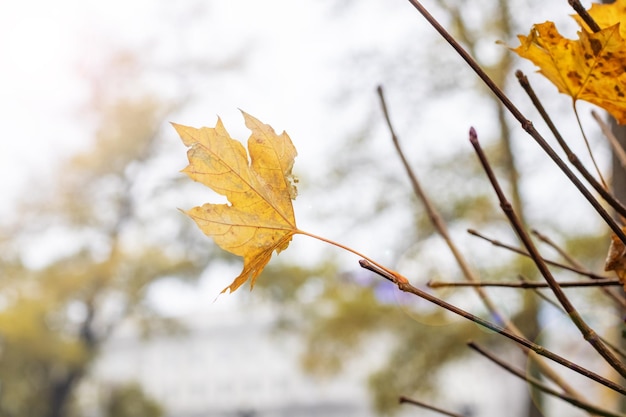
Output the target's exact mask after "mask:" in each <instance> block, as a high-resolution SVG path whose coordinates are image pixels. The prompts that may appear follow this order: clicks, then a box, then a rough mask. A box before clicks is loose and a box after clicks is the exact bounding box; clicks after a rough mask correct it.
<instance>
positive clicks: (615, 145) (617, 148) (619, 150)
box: [591, 110, 626, 169]
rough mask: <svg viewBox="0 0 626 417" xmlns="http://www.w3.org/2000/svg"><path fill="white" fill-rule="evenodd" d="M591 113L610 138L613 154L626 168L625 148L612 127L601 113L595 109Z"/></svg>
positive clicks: (605, 134)
mask: <svg viewBox="0 0 626 417" xmlns="http://www.w3.org/2000/svg"><path fill="white" fill-rule="evenodd" d="M591 115H592V116H593V118H594V119H595V121H596V122H597V123H598V126H600V130H602V133H603V134H604V136H606V138H607V139H608V140H609V144H610V145H611V148H612V149H613V154H614V155H615V156H616V157H617V160H618V161H619V163H620V165H621V166H622V168H625V169H626V151H624V148H623V147H622V145H621V144H620V143H619V141H618V140H617V138H616V137H615V135H614V134H613V131H612V130H611V128H610V127H609V126H608V125H607V124H606V123H605V122H604V120H602V118H601V117H600V115H599V114H598V113H597V112H596V111H595V110H592V111H591Z"/></svg>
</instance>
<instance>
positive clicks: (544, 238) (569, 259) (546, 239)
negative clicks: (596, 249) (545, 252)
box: [530, 229, 590, 272]
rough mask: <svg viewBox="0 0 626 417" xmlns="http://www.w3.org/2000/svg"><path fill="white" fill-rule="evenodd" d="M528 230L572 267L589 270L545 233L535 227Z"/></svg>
mask: <svg viewBox="0 0 626 417" xmlns="http://www.w3.org/2000/svg"><path fill="white" fill-rule="evenodd" d="M530 232H531V233H532V234H533V235H535V236H537V239H539V240H541V241H542V242H543V243H545V244H546V245H548V246H550V247H551V248H552V249H554V250H555V251H557V252H558V253H559V255H561V256H562V257H563V259H565V260H566V261H567V262H569V264H570V265H572V266H573V267H574V268H576V269H579V270H581V271H585V272H590V271H588V270H587V268H585V266H584V265H583V264H581V263H580V262H578V261H577V260H576V259H574V258H573V257H572V256H571V255H570V254H569V253H567V252H566V251H565V250H564V249H563V248H562V247H560V246H559V245H557V244H556V242H555V241H553V240H552V239H550V238H549V237H548V236H547V235H544V234H543V233H541V232H540V231H539V230H537V229H532V230H531V231H530Z"/></svg>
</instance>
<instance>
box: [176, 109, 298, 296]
mask: <svg viewBox="0 0 626 417" xmlns="http://www.w3.org/2000/svg"><path fill="white" fill-rule="evenodd" d="M242 113H243V117H244V119H245V123H246V126H247V127H248V129H250V130H251V131H252V134H251V135H250V138H249V139H248V150H249V152H250V161H248V155H247V153H246V150H245V149H244V147H243V146H242V144H241V143H240V142H239V141H236V140H234V139H232V138H231V137H230V135H229V134H228V132H227V131H226V129H225V128H224V125H223V124H222V121H221V120H219V119H218V121H217V124H216V125H215V128H208V127H203V128H200V129H196V128H193V127H187V126H182V125H178V124H174V123H173V126H174V128H175V129H176V131H177V132H178V134H179V135H180V137H181V139H182V140H183V143H184V144H185V145H186V146H189V147H190V149H189V150H188V151H187V157H188V159H189V165H188V166H187V167H186V168H185V169H184V170H183V172H185V173H186V174H187V175H189V176H190V177H191V178H192V179H193V180H195V181H198V182H201V183H202V184H204V185H206V186H208V187H210V188H211V189H213V190H214V191H215V192H217V193H219V194H221V195H224V196H226V198H227V199H228V201H229V202H230V204H211V203H208V204H204V205H203V206H202V207H194V208H192V209H191V210H189V211H186V214H187V215H189V216H190V217H191V218H192V219H194V220H195V222H196V223H197V225H198V226H199V227H200V229H201V230H202V231H203V232H204V233H205V234H206V235H207V236H209V237H212V238H213V239H214V240H215V242H216V243H217V244H218V245H219V246H220V247H221V248H222V249H225V250H227V251H229V252H231V253H233V254H235V255H238V256H242V257H243V260H244V264H243V270H242V271H241V274H239V276H238V277H237V278H235V280H234V281H233V283H232V284H230V285H229V286H228V287H226V288H225V289H224V290H223V291H222V292H224V291H226V290H229V291H230V292H233V291H235V290H236V289H237V288H239V287H240V286H241V285H242V284H244V283H245V282H246V281H247V280H248V279H250V285H251V287H252V286H254V282H255V280H256V278H257V277H258V276H259V274H260V273H261V271H262V270H263V268H264V267H265V265H267V263H268V262H269V260H270V258H271V256H272V253H273V252H274V251H276V252H277V253H278V252H280V251H282V250H283V249H286V248H287V246H288V245H289V242H290V241H291V238H292V237H293V235H294V234H295V233H298V229H297V228H296V220H295V216H294V212H293V206H292V204H291V200H292V199H294V198H295V197H296V187H295V185H294V178H293V176H292V173H291V169H292V167H293V163H294V159H295V157H296V154H297V153H296V148H295V147H294V146H293V144H292V143H291V139H289V136H288V135H287V134H286V133H285V132H283V133H282V134H280V135H277V134H276V133H275V132H274V130H273V129H272V128H271V127H270V126H268V125H266V124H263V123H261V122H260V121H259V120H257V119H255V118H254V117H252V116H250V115H249V114H246V113H245V112H242Z"/></svg>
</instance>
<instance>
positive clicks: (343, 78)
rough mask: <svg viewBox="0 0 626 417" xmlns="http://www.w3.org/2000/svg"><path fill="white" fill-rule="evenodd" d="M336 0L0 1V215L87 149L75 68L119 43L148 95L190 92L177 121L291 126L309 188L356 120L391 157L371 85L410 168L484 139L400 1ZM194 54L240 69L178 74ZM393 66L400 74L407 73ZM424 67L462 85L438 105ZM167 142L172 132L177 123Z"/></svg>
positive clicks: (471, 109) (96, 61)
mask: <svg viewBox="0 0 626 417" xmlns="http://www.w3.org/2000/svg"><path fill="white" fill-rule="evenodd" d="M336 3H340V2H334V1H331V0H327V1H312V0H311V1H304V0H301V1H297V2H296V1H293V0H264V1H262V2H261V1H258V0H228V1H226V0H206V1H202V0H186V1H179V2H171V1H164V0H134V1H127V0H110V1H107V2H98V1H94V0H60V1H57V2H48V1H45V0H22V1H19V2H18V1H14V2H8V1H7V2H1V3H0V57H2V62H1V63H0V120H2V134H3V139H2V140H0V195H1V196H2V199H0V216H2V215H4V214H5V213H9V212H10V210H11V208H12V207H13V203H14V202H15V200H16V198H17V196H18V195H20V194H21V193H28V191H29V187H28V184H29V183H32V182H33V181H37V180H38V179H41V178H46V173H48V172H50V170H51V169H52V168H53V167H54V166H55V164H58V163H59V161H62V158H64V157H68V156H70V155H71V154H72V153H74V152H75V151H76V150H78V149H80V148H81V147H84V146H87V145H88V144H89V143H90V141H91V140H92V139H91V137H92V135H91V134H92V129H93V126H92V125H91V124H90V121H89V120H88V119H87V118H85V117H84V116H85V114H84V112H83V113H81V111H83V110H82V109H81V107H84V106H85V104H86V101H87V99H88V97H89V89H88V87H89V85H88V83H87V79H86V77H85V73H86V72H88V71H92V70H94V69H96V70H97V69H98V67H99V65H101V64H102V62H105V61H106V60H107V57H109V56H110V55H111V54H112V53H113V52H115V51H117V50H120V49H125V50H129V51H132V52H139V53H140V54H139V57H140V59H142V60H145V61H146V65H147V67H146V71H147V72H149V73H151V75H150V77H151V78H150V77H148V79H149V83H151V84H149V85H150V86H152V88H154V90H155V91H158V92H159V93H163V94H165V95H171V96H176V95H177V94H179V95H180V91H177V89H180V86H181V85H183V86H186V87H189V88H191V91H192V93H193V95H192V99H191V100H190V101H189V102H188V104H186V105H185V106H184V107H183V109H181V111H180V112H179V113H177V114H176V115H175V117H176V120H175V121H176V122H178V123H182V124H188V125H192V126H201V125H213V124H214V123H215V118H216V116H217V115H219V116H220V117H221V118H222V119H223V121H224V123H225V125H226V128H227V129H228V131H229V132H230V133H231V135H233V136H234V137H236V138H239V139H244V138H245V137H247V131H246V129H245V127H244V126H243V123H242V119H241V115H240V114H239V111H238V110H237V109H238V108H241V109H243V110H245V111H247V112H248V113H250V114H252V115H254V116H256V117H258V118H259V119H261V120H262V121H264V122H266V123H269V124H271V125H272V126H273V127H274V128H275V129H276V130H278V131H282V130H283V129H285V130H287V131H288V133H289V134H290V136H291V137H292V139H293V141H294V143H295V145H296V147H297V149H298V153H299V156H298V159H297V160H296V171H298V170H299V171H300V172H302V173H306V176H307V178H308V179H309V180H311V181H312V182H314V181H315V180H316V177H315V176H316V175H324V170H323V169H319V168H320V167H322V168H323V167H324V166H325V165H327V162H328V161H331V160H333V162H334V163H337V161H342V160H344V159H346V158H347V156H348V155H345V154H338V153H336V152H335V151H337V149H339V148H341V146H340V144H341V143H343V142H345V141H347V140H350V138H351V137H352V136H354V135H356V134H357V133H358V132H359V131H360V130H361V129H364V127H367V134H369V135H372V136H374V137H376V138H380V139H379V140H378V141H377V142H375V143H374V145H373V148H371V150H370V151H371V152H374V153H375V154H376V155H379V158H380V160H381V161H385V162H388V161H390V160H395V158H396V156H395V154H394V153H393V148H392V147H391V144H390V142H389V141H388V140H389V137H388V132H387V131H386V129H385V127H384V125H383V123H382V117H381V113H380V109H379V108H378V102H377V97H376V95H375V93H374V90H375V87H376V85H378V84H379V83H384V84H385V86H386V87H388V90H387V97H388V101H389V105H390V107H391V110H392V117H393V118H394V121H395V122H396V128H397V129H398V131H399V133H400V134H401V135H402V136H403V138H404V139H405V141H406V142H407V143H406V147H407V150H408V154H409V158H410V159H411V160H412V161H414V162H415V163H416V166H417V167H418V169H419V167H420V166H421V164H420V163H422V164H423V163H424V162H429V161H430V159H431V158H432V157H433V155H442V154H449V152H450V150H451V149H452V150H455V149H456V148H458V147H460V146H468V145H467V141H466V136H467V130H468V128H469V126H470V125H474V126H476V128H477V130H478V132H479V134H481V133H482V134H483V135H485V136H488V133H489V132H490V129H491V128H492V127H493V124H492V123H491V122H490V121H489V115H490V113H489V111H488V108H487V107H486V106H482V105H481V103H480V102H476V101H471V100H468V98H467V96H466V95H465V93H466V92H467V91H468V89H469V88H470V86H471V85H472V82H473V81H472V80H473V78H472V77H473V75H472V74H471V73H470V72H469V71H467V69H465V68H464V66H463V64H462V63H461V62H460V60H459V61H458V69H457V68H456V67H455V68H451V69H450V68H438V67H436V66H433V65H432V63H427V62H424V61H420V59H422V58H423V57H425V56H427V55H423V54H424V51H425V49H426V48H425V47H424V45H427V44H428V42H431V41H432V39H433V38H434V37H435V35H434V32H433V30H432V29H431V28H430V27H429V26H428V25H427V24H426V22H425V21H424V20H423V19H422V18H421V16H419V15H418V14H417V12H416V11H415V10H414V9H413V8H412V7H411V6H410V4H408V2H407V1H406V0H393V1H382V2H381V1H361V2H352V6H351V7H350V8H347V9H342V8H336V7H337V6H334V5H335V4H336ZM435 12H436V10H435ZM566 12H567V10H566ZM537 18H540V17H537ZM413 39H414V41H413ZM494 41H495V39H494V40H485V50H486V51H487V52H486V53H487V54H490V53H494V51H495V52H496V53H497V51H501V49H502V47H501V46H497V45H495V44H494ZM440 47H441V50H440V51H438V54H453V52H452V51H451V49H450V48H449V47H448V46H447V45H444V44H441V45H440ZM202 60H207V61H208V62H209V63H212V64H215V63H216V62H217V63H218V64H220V63H224V62H226V63H227V62H229V61H233V60H235V61H236V60H239V63H240V65H238V66H234V67H233V68H232V69H229V70H228V71H223V72H215V71H211V70H207V71H205V72H202V71H200V72H198V71H196V72H195V73H194V72H191V71H190V69H189V68H187V64H189V63H194V62H198V61H202ZM398 68H405V69H404V74H403V73H402V71H398ZM433 71H452V73H453V74H454V76H455V77H458V81H461V80H464V79H469V80H470V82H469V83H465V84H463V83H460V86H461V87H460V91H459V93H458V94H456V95H451V96H449V97H444V99H445V102H443V103H442V101H443V100H442V99H441V98H440V97H433V96H424V95H422V93H423V88H424V86H423V85H421V84H422V83H421V82H420V77H424V76H425V75H427V74H429V73H432V72H433ZM464 71H467V72H464ZM189 74H191V75H189ZM400 75H402V77H400ZM464 77H465V78H464ZM181 80H183V81H182V82H181ZM455 81H456V80H455ZM407 97H411V99H412V100H413V101H409V102H407V101H406V100H407ZM437 100H439V101H437ZM441 104H445V110H442V109H443V107H441ZM372 120H373V122H372ZM451 120H453V121H454V123H451ZM368 121H370V122H372V123H371V125H369V126H368V125H367V122H368ZM433 132H435V133H433ZM485 132H486V133H485ZM171 136H172V140H173V141H177V140H178V139H177V137H176V135H175V134H174V132H173V131H172V135H171ZM485 136H483V138H484V137H485ZM451 141H452V142H451ZM451 146H452V148H451ZM180 150H181V152H180V160H181V167H182V166H183V163H184V149H183V148H182V147H181V149H180ZM168 169H169V168H168ZM422 174H427V173H422ZM402 175H403V174H402V172H401V171H398V178H399V180H398V181H399V185H400V186H402V185H406V182H403V181H404V179H403V178H402V177H401V176H402ZM360 181H361V183H360V184H359V183H357V184H355V189H354V190H353V191H352V192H353V193H354V194H344V195H343V198H345V199H346V200H348V201H347V202H344V205H343V207H352V209H354V210H357V209H358V208H359V206H360V204H354V202H355V201H357V203H360V199H363V198H366V197H367V191H368V190H367V187H368V180H367V179H366V178H362V179H360ZM359 187H360V188H359ZM550 193H551V191H549V192H548V194H550ZM320 204H323V202H320V201H312V200H311V199H310V198H309V199H307V196H306V195H304V196H301V198H300V199H299V200H297V201H296V205H297V206H298V207H297V211H298V213H299V218H300V221H301V222H300V225H301V226H303V223H302V222H305V224H304V226H306V221H307V217H309V214H313V213H314V212H316V210H318V207H320ZM388 220H391V219H388ZM394 220H395V221H397V219H394ZM303 228H305V227H303ZM361 229H362V231H359V230H352V231H350V233H352V236H351V239H353V241H354V242H356V243H357V245H358V249H359V250H362V251H363V252H364V253H379V254H381V253H382V254H383V255H382V257H383V258H384V256H385V255H384V250H385V245H386V243H385V242H389V241H393V239H394V234H393V232H392V231H391V228H388V229H389V231H388V233H387V234H388V235H387V236H377V238H376V239H371V238H370V236H371V231H370V230H369V229H368V228H361ZM338 230H340V233H341V234H342V235H343V234H345V232H347V231H346V230H343V229H337V228H336V225H335V224H334V223H332V221H329V222H328V224H322V225H319V224H318V225H316V229H315V231H317V232H318V233H320V234H323V235H324V234H325V235H328V236H329V237H337V236H333V234H337V233H338V232H337V231H338ZM347 243H350V242H347ZM294 244H296V243H294ZM379 260H382V261H384V260H385V259H380V258H379Z"/></svg>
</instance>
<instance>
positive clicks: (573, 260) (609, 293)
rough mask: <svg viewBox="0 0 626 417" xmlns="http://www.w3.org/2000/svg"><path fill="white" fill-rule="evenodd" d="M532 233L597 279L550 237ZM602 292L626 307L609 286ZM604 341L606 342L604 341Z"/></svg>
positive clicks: (586, 273)
mask: <svg viewBox="0 0 626 417" xmlns="http://www.w3.org/2000/svg"><path fill="white" fill-rule="evenodd" d="M532 233H533V234H534V235H535V236H537V237H538V238H539V239H540V240H542V241H543V242H545V243H547V244H548V245H550V246H552V247H553V248H554V249H556V250H557V252H559V254H561V256H562V257H563V258H565V260H567V261H568V262H569V263H570V264H572V265H574V267H576V268H578V269H579V270H580V271H584V272H585V275H587V276H590V277H591V278H594V279H597V278H595V276H591V274H592V273H591V271H589V270H588V269H587V268H585V267H584V266H583V265H582V264H581V263H580V262H578V261H577V260H576V259H574V258H573V257H571V256H570V255H569V254H568V253H567V252H565V251H564V250H563V249H562V248H560V247H559V246H558V245H557V244H556V243H554V242H553V241H552V240H551V239H550V238H548V237H547V236H545V235H542V234H541V233H539V232H538V231H537V230H532ZM601 290H602V292H603V293H604V295H606V296H607V297H609V298H610V299H611V300H612V301H613V302H614V303H615V304H617V305H618V306H621V307H622V308H626V300H625V299H624V298H623V297H619V296H617V295H616V294H615V293H614V292H613V291H611V290H610V289H609V288H606V287H602V288H601ZM605 343H606V342H605Z"/></svg>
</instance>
